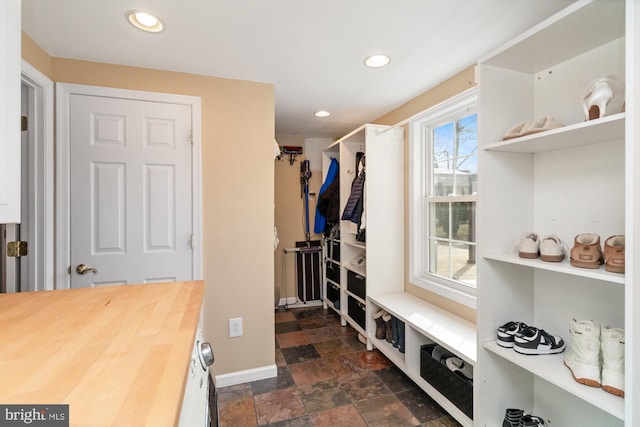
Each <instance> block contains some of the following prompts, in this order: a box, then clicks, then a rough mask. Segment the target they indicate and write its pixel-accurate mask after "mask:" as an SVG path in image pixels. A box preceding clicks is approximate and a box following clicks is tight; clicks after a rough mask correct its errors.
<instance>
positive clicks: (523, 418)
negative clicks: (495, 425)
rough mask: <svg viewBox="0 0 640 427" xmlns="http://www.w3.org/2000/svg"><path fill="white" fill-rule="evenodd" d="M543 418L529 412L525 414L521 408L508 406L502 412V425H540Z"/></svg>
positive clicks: (526, 426)
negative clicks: (503, 412)
mask: <svg viewBox="0 0 640 427" xmlns="http://www.w3.org/2000/svg"><path fill="white" fill-rule="evenodd" d="M542 426H544V420H543V419H542V418H540V417H537V416H535V415H531V414H525V413H524V411H523V410H522V409H514V408H509V409H507V411H506V412H505V414H504V421H503V422H502V427H542Z"/></svg>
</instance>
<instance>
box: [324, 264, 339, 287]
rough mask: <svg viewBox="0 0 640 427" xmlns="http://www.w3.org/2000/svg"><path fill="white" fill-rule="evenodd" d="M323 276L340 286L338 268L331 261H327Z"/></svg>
mask: <svg viewBox="0 0 640 427" xmlns="http://www.w3.org/2000/svg"><path fill="white" fill-rule="evenodd" d="M325 274H326V276H327V279H329V280H331V281H332V282H335V283H337V284H340V266H339V265H338V264H335V263H333V262H331V261H327V265H326V268H325Z"/></svg>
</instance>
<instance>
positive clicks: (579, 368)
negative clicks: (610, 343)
mask: <svg viewBox="0 0 640 427" xmlns="http://www.w3.org/2000/svg"><path fill="white" fill-rule="evenodd" d="M569 333H570V338H569V342H570V347H569V349H568V351H567V353H566V355H565V357H564V364H565V365H566V366H567V368H569V369H570V370H571V373H572V374H573V378H574V379H575V380H576V381H577V382H579V383H580V384H585V385H588V386H591V387H600V385H601V383H600V325H599V324H598V323H597V322H594V321H593V320H580V321H577V320H575V319H572V320H571V321H570V322H569Z"/></svg>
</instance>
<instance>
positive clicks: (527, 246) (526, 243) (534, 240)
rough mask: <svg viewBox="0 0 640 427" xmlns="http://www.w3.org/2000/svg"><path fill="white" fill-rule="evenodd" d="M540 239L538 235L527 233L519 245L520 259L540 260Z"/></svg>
mask: <svg viewBox="0 0 640 427" xmlns="http://www.w3.org/2000/svg"><path fill="white" fill-rule="evenodd" d="M539 247H540V239H539V238H538V234H537V233H525V234H524V235H523V236H522V238H521V239H520V243H519V244H518V256H519V257H520V258H538V249H539Z"/></svg>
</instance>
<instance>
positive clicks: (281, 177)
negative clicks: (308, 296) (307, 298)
mask: <svg viewBox="0 0 640 427" xmlns="http://www.w3.org/2000/svg"><path fill="white" fill-rule="evenodd" d="M277 140H278V144H280V146H285V145H289V146H299V147H304V146H305V138H304V137H301V136H290V135H278V136H277ZM305 159H306V157H305V155H304V153H303V155H302V156H297V158H296V161H295V163H294V164H293V165H290V164H289V156H287V155H285V156H283V158H282V160H280V161H276V162H275V224H276V227H277V228H278V237H279V238H280V244H279V245H278V248H277V250H276V252H275V261H274V271H275V286H276V287H278V288H279V289H282V292H281V295H280V296H281V298H284V297H285V296H287V297H294V296H295V289H296V288H295V271H294V262H295V261H294V260H295V255H294V254H289V255H287V256H288V258H287V276H286V288H287V289H284V284H285V283H284V276H283V258H282V257H283V256H284V254H283V249H284V248H294V247H295V246H296V245H295V242H297V241H304V240H305V233H304V222H303V218H304V199H302V198H301V197H300V191H301V187H300V162H301V161H303V160H305ZM321 175H322V173H321V172H320V171H318V172H316V171H312V174H311V179H310V180H309V192H310V193H315V194H316V195H317V194H318V192H319V191H320V187H321V186H322V178H323V177H322V176H321ZM316 200H317V199H316V198H315V197H310V198H309V220H310V224H311V225H310V228H309V229H310V230H311V239H312V240H320V239H321V236H320V235H317V234H314V233H313V224H314V222H313V220H314V218H315V211H316Z"/></svg>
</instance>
